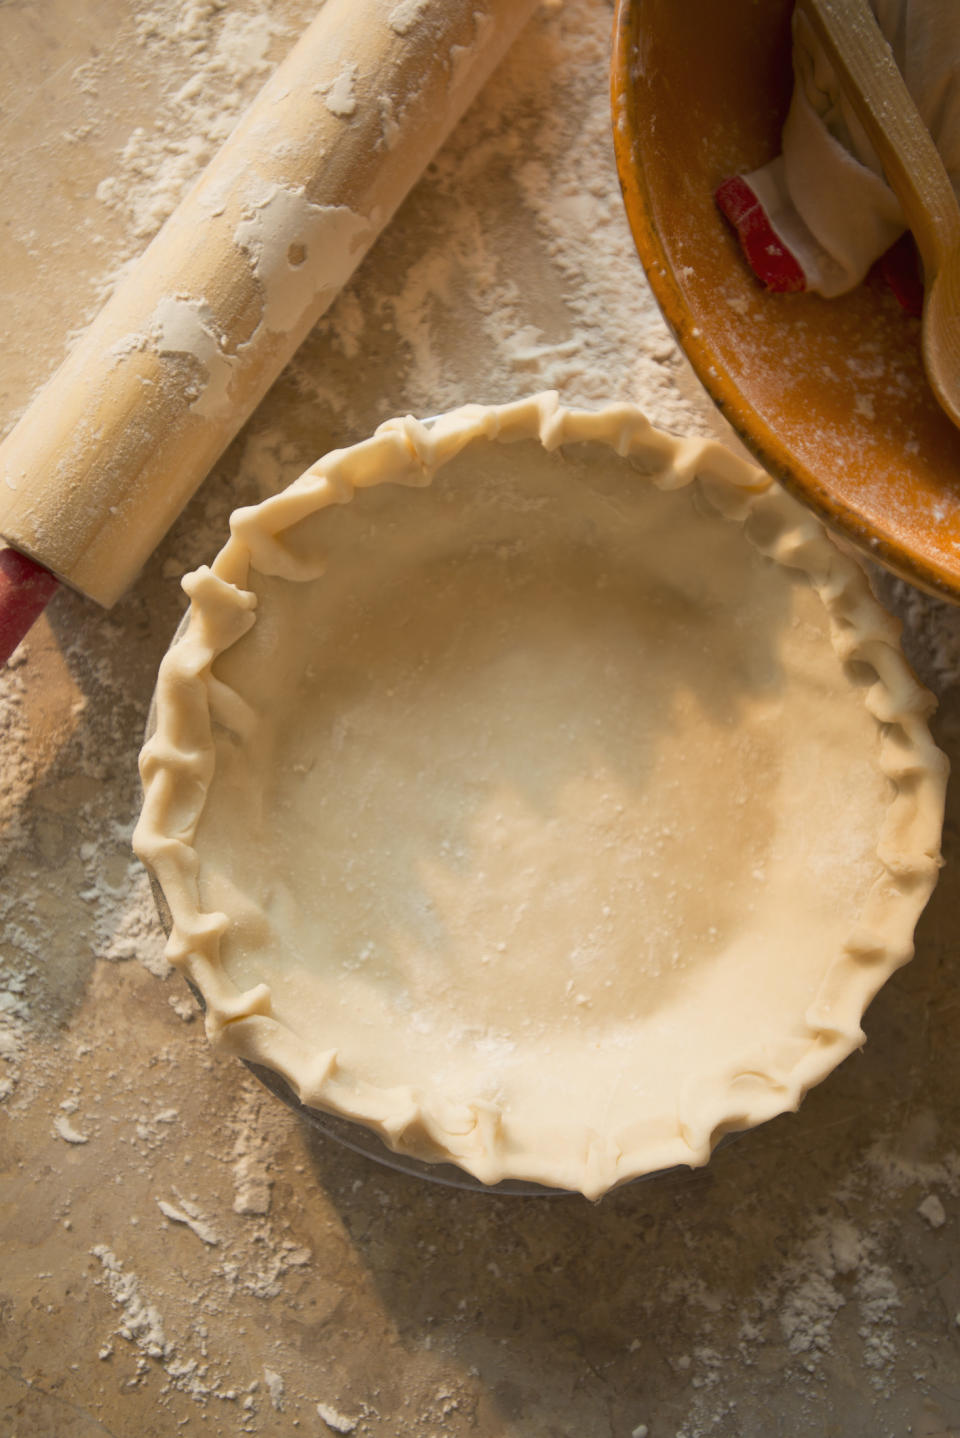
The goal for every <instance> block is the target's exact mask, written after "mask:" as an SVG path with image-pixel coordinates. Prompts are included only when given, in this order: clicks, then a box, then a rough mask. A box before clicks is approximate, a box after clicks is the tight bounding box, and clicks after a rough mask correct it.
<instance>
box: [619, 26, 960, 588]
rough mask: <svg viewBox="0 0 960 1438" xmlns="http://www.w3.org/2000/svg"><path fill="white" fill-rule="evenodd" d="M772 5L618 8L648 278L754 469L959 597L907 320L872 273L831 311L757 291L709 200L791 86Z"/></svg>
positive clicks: (767, 146) (629, 152) (636, 212)
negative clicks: (751, 457) (754, 461)
mask: <svg viewBox="0 0 960 1438" xmlns="http://www.w3.org/2000/svg"><path fill="white" fill-rule="evenodd" d="M792 8H793V6H792V3H790V0H762V3H759V0H725V3H724V4H722V5H718V4H716V0H684V4H682V5H677V4H676V3H675V0H618V9H617V18H616V24H615V39H614V58H613V77H612V81H613V106H614V137H615V144H616V150H617V163H618V167H619V171H620V178H621V184H622V187H623V192H624V200H625V203H626V208H627V214H628V218H629V221H630V225H631V228H632V230H633V235H634V239H635V241H636V245H637V249H638V251H639V254H640V257H641V259H642V261H643V264H644V267H645V269H646V272H647V275H648V278H649V280H650V284H651V286H652V288H653V290H654V293H655V294H656V297H657V299H658V301H659V303H660V305H661V307H662V309H663V311H664V314H665V316H666V318H667V320H668V322H669V323H670V324H671V326H672V328H673V329H674V332H675V333H676V335H677V338H678V340H679V342H680V344H681V345H682V347H683V348H684V350H685V351H686V353H687V355H688V357H689V359H690V360H691V362H692V364H693V366H694V368H695V369H696V371H697V374H698V375H699V378H700V379H701V381H702V382H703V384H704V385H705V386H706V388H707V389H708V391H709V392H710V394H711V396H712V397H713V399H714V400H715V402H716V403H717V404H718V405H719V407H720V408H721V410H722V411H723V413H724V415H725V416H726V418H727V419H728V420H729V421H730V423H731V424H732V425H733V427H734V429H736V431H737V432H738V433H739V435H740V436H741V438H742V439H743V440H744V442H745V443H746V445H747V446H748V448H749V449H751V451H752V452H753V453H754V454H755V455H756V456H757V458H758V459H759V460H760V462H761V463H762V464H764V465H765V466H766V468H767V469H769V470H770V471H771V472H772V473H774V474H775V475H776V476H777V477H778V478H779V479H780V480H781V481H782V482H783V483H784V484H785V485H786V486H787V488H788V489H790V490H791V491H792V492H793V493H794V494H796V495H797V497H798V498H800V499H802V500H803V501H804V502H805V503H806V504H808V505H810V506H811V507H812V508H813V509H814V510H815V511H816V512H817V513H818V514H819V515H820V517H821V518H822V519H823V520H824V521H825V522H826V523H827V524H828V525H829V526H830V527H831V528H833V529H834V530H835V531H838V532H839V533H841V534H842V535H844V536H845V537H846V538H848V539H850V540H852V541H853V542H854V544H856V545H857V546H858V547H859V548H860V549H861V550H863V551H865V552H866V553H868V554H869V555H870V556H871V557H873V558H875V559H878V560H880V561H881V562H882V563H884V564H886V565H887V566H888V567H889V568H890V569H892V570H893V571H894V572H896V573H898V574H900V575H902V576H904V577H905V578H908V579H910V580H911V581H912V582H913V583H916V584H920V585H921V586H922V587H924V588H926V589H928V590H931V591H934V592H936V593H939V594H942V595H945V596H947V597H949V598H951V599H953V600H960V432H958V431H957V430H956V429H955V428H954V427H953V425H952V424H951V423H950V422H949V420H948V419H947V418H946V417H945V415H944V414H943V413H942V412H941V411H940V409H939V406H938V405H937V403H936V401H935V400H934V398H933V395H932V393H931V391H930V388H929V386H928V384H927V382H926V378H925V376H924V372H923V364H922V360H921V354H920V324H919V321H917V320H915V319H911V318H910V317H909V316H907V315H906V314H905V313H904V311H903V310H902V309H901V308H900V306H899V304H898V303H897V301H896V299H895V298H894V296H893V294H892V292H891V291H890V290H889V289H888V288H887V287H886V285H885V283H884V282H883V280H882V279H881V278H880V277H879V276H877V275H874V274H871V275H870V276H869V278H868V280H867V281H866V283H865V284H863V285H861V286H860V287H859V288H858V289H856V290H855V291H853V292H852V293H850V294H848V295H845V296H842V297H840V298H839V299H835V300H824V299H821V298H820V297H819V296H817V295H812V294H799V295H773V294H768V293H766V292H765V291H763V290H762V289H761V287H760V286H759V284H758V283H757V281H756V280H755V279H754V277H753V275H752V274H751V273H750V271H749V270H748V268H747V265H746V263H745V261H744V260H743V258H742V256H741V254H740V250H739V247H738V244H737V241H736V239H735V237H734V236H733V234H732V232H731V231H730V229H729V228H728V226H727V225H726V223H725V221H724V220H723V218H722V217H721V215H720V213H719V211H718V210H717V208H716V206H715V204H714V201H713V193H714V190H715V189H716V187H717V185H718V184H719V183H720V182H721V181H722V180H724V179H726V178H727V177H728V176H730V175H733V174H737V173H741V172H744V171H749V170H751V169H754V168H756V167H757V166H759V165H761V164H763V163H765V162H766V161H767V160H769V159H772V158H773V157H774V156H775V155H776V153H777V152H778V149H779V137H780V130H781V127H782V124H783V119H784V116H785V114H786V110H787V106H788V104H789V99H790V93H791V89H792V72H791V53H790V15H791V12H792Z"/></svg>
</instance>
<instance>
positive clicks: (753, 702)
mask: <svg viewBox="0 0 960 1438" xmlns="http://www.w3.org/2000/svg"><path fill="white" fill-rule="evenodd" d="M399 486H417V487H423V488H422V490H421V492H420V493H417V494H409V493H407V491H406V489H404V488H400V487H399ZM354 496H356V497H354ZM351 500H352V503H348V501H351ZM184 588H185V589H186V591H187V593H188V595H189V597H190V600H191V607H190V612H189V616H188V622H187V624H186V627H185V628H184V630H183V632H182V633H181V635H180V637H178V638H177V640H176V641H175V643H174V644H173V645H172V647H171V649H170V651H169V652H168V654H167V656H166V658H165V659H164V662H163V665H162V667H161V671H160V677H159V681H158V687H157V696H156V697H157V709H156V730H155V733H154V734H153V737H152V738H151V739H150V740H149V742H148V743H147V745H146V747H145V748H144V751H143V754H142V757H141V772H142V776H143V783H144V790H145V799H144V807H143V813H142V816H141V819H140V823H139V825H138V828H137V832H136V836H135V846H136V849H137V852H138V853H139V854H140V856H141V857H142V858H143V859H144V861H145V862H146V863H147V864H148V865H149V867H150V868H151V869H152V871H153V873H154V874H155V876H156V878H157V880H158V881H159V883H160V885H161V887H162V889H163V892H164V894H165V896H166V899H167V902H168V904H169V907H170V911H171V915H172V924H173V927H172V932H171V935H170V941H169V946H168V954H169V957H170V958H171V960H172V961H173V962H174V963H175V964H177V965H178V966H179V967H180V968H181V969H183V971H184V972H185V973H186V974H187V975H188V977H189V978H190V979H191V980H192V981H193V983H194V984H195V985H196V986H197V987H198V988H199V989H200V991H201V992H202V994H203V997H204V999H205V1002H206V1025H207V1031H208V1034H209V1036H210V1038H211V1040H212V1041H213V1043H214V1044H215V1045H216V1046H217V1047H218V1048H219V1049H220V1050H221V1051H224V1052H228V1053H231V1054H237V1055H240V1056H242V1057H244V1058H247V1059H249V1060H252V1061H254V1062H256V1063H258V1064H261V1065H266V1066H267V1067H269V1068H271V1069H273V1070H275V1071H276V1072H278V1073H279V1074H280V1075H282V1077H283V1078H284V1079H285V1080H286V1081H287V1083H288V1084H289V1085H290V1087H291V1088H292V1089H293V1091H294V1092H295V1093H296V1094H297V1095H298V1096H299V1098H300V1099H301V1101H302V1102H303V1103H305V1104H307V1105H310V1106H313V1107H315V1108H318V1109H322V1110H327V1111H329V1112H333V1113H337V1114H341V1115H345V1116H346V1117H348V1118H350V1119H354V1120H356V1121H358V1122H360V1123H362V1124H365V1125H368V1126H369V1127H370V1128H372V1129H374V1130H375V1131H376V1132H377V1133H379V1134H380V1135H381V1136H382V1137H383V1139H384V1140H385V1142H386V1143H387V1144H388V1145H389V1146H390V1147H391V1148H393V1149H395V1150H397V1151H400V1152H404V1153H407V1154H410V1155H413V1156H415V1157H417V1158H421V1159H426V1160H428V1161H433V1160H444V1161H447V1162H453V1163H456V1164H459V1165H460V1166H461V1167H462V1168H463V1169H465V1170H467V1171H468V1172H469V1173H471V1174H473V1175H475V1176H476V1177H478V1178H479V1179H480V1180H482V1181H483V1182H485V1183H491V1184H492V1183H496V1182H497V1181H498V1180H501V1179H503V1178H514V1179H517V1178H519V1179H527V1180H531V1181H535V1182H539V1183H542V1184H547V1185H552V1186H556V1187H560V1188H566V1189H579V1190H581V1191H582V1192H583V1193H585V1194H587V1195H589V1196H591V1197H596V1196H598V1195H600V1194H601V1193H603V1192H604V1191H606V1190H607V1189H609V1188H611V1187H613V1186H614V1185H616V1184H619V1183H622V1182H624V1181H625V1180H627V1179H629V1178H632V1177H634V1176H636V1175H638V1174H641V1173H645V1172H651V1171H654V1170H657V1169H662V1168H666V1167H669V1166H671V1165H674V1164H691V1165H692V1164H702V1163H704V1162H706V1160H707V1158H708V1157H709V1154H710V1151H711V1147H712V1146H713V1144H714V1143H715V1142H716V1140H717V1139H718V1137H719V1136H720V1135H722V1134H723V1133H725V1132H727V1131H730V1130H734V1129H741V1128H745V1127H748V1126H751V1125H753V1124H757V1123H760V1122H762V1121H763V1120H765V1119H768V1118H770V1117H772V1116H773V1115H774V1114H777V1113H780V1112H782V1111H784V1110H787V1109H792V1108H795V1107H796V1106H797V1104H798V1103H799V1101H800V1099H801V1097H802V1095H803V1093H804V1092H805V1090H806V1089H807V1088H809V1086H810V1085H811V1084H814V1083H816V1082H818V1081H819V1080H820V1079H822V1078H823V1077H824V1076H825V1075H826V1074H827V1073H828V1072H829V1071H830V1070H831V1069H832V1068H834V1067H835V1065H836V1064H837V1063H839V1062H840V1060H841V1059H843V1058H844V1057H845V1056H846V1055H847V1054H849V1053H850V1052H851V1051H852V1050H853V1049H855V1048H857V1047H858V1045H860V1044H861V1043H862V1042H863V1033H862V1031H861V1028H860V1020H861V1017H862V1014H863V1011H864V1009H865V1008H866V1006H867V1004H868V1003H869V1002H870V1000H871V998H872V997H873V995H874V994H875V993H876V991H877V989H878V988H879V987H880V985H881V984H882V983H883V982H884V980H885V979H886V978H887V977H888V976H889V974H890V973H891V972H892V971H893V970H894V969H895V968H897V967H898V966H899V965H900V964H902V963H904V962H905V961H906V960H907V959H908V958H909V957H910V955H911V953H912V935H913V929H914V925H915V923H916V920H917V917H918V916H919V914H920V912H921V910H922V908H923V905H924V903H925V902H926V900H927V898H928V896H929V894H930V892H931V889H932V888H933V885H934V882H935V879H936V874H937V869H938V865H939V854H938V846H939V840H940V830H941V824H942V814H943V791H944V783H945V774H946V764H945V760H944V758H943V756H942V755H941V754H940V752H939V751H938V750H937V749H936V748H935V746H934V744H933V742H932V740H931V737H930V734H929V731H928V729H927V725H926V716H927V715H928V713H929V711H930V708H931V700H930V696H929V695H928V694H927V693H926V691H924V690H923V689H921V688H920V687H919V686H918V685H917V683H916V681H915V680H914V679H913V678H912V676H911V674H910V673H909V670H908V669H907V666H906V664H905V663H904V660H903V658H902V657H901V654H900V652H899V649H898V647H897V635H898V626H897V625H896V623H895V621H894V620H892V619H891V618H890V617H889V616H888V615H887V614H886V613H885V612H884V611H883V610H882V609H881V608H880V607H879V606H878V605H877V603H876V602H875V601H874V599H873V598H872V596H871V595H870V592H869V590H868V587H867V584H866V581H865V578H864V575H863V573H862V572H861V570H860V568H859V566H858V565H857V564H855V563H854V562H853V561H852V560H850V559H849V558H847V557H845V556H844V555H842V554H841V553H840V552H839V551H838V550H837V549H836V547H835V546H834V545H833V543H832V542H831V541H830V540H829V539H828V537H827V536H826V535H825V533H824V531H823V529H822V528H821V526H820V525H819V523H818V522H817V521H816V520H815V519H814V518H812V517H811V516H810V515H809V514H808V513H807V512H806V511H805V510H803V509H801V508H800V507H799V506H798V505H797V504H796V503H795V502H794V501H793V500H791V499H790V498H789V497H788V496H786V495H785V494H784V493H783V492H782V491H781V490H780V489H779V488H778V487H777V486H776V485H775V484H774V483H773V482H772V481H771V480H770V479H769V478H768V477H767V476H766V475H765V474H763V473H762V472H761V471H759V470H757V469H755V468H753V467H751V466H749V465H747V464H745V463H743V462H742V461H740V460H739V459H737V458H735V457H734V456H733V455H732V454H730V453H729V452H728V451H726V450H725V449H723V448H722V447H721V446H720V445H718V444H716V443H714V442H710V441H703V440H678V439H674V438H671V437H669V436H667V435H664V434H661V433H658V432H657V431H656V430H654V429H652V428H651V426H650V425H649V424H648V423H647V421H646V420H645V419H644V418H643V416H642V415H641V414H640V413H639V412H638V411H637V410H636V409H634V408H632V407H630V406H624V405H618V406H615V407H611V408H608V409H605V410H603V411H601V412H599V413H588V412H583V411H573V410H568V409H564V408H562V407H560V405H559V403H558V401H557V398H556V396H555V395H540V396H537V397H535V398H533V399H529V400H525V401H522V402H520V403H516V404H512V405H505V406H501V407H496V408H481V407H476V406H470V407H467V408H465V409H462V410H459V411H457V412H456V413H454V414H452V415H448V416H445V417H443V418H441V419H440V420H438V421H436V422H434V423H432V424H431V425H423V424H420V423H418V422H416V421H415V420H412V419H409V418H408V419H403V420H392V421H390V422H389V423H387V424H385V425H383V426H381V428H380V429H379V430H377V432H376V434H375V435H374V436H373V437H372V438H371V439H369V440H367V441H366V442H364V443H362V444H358V445H355V446H353V447H352V448H350V449H345V450H340V451H336V452H334V453H332V454H329V455H327V456H326V457H325V458H324V459H322V460H320V461H319V462H318V463H317V464H315V465H314V466H312V467H311V468H310V469H309V470H307V472H306V473H305V474H304V475H302V476H301V478H300V479H298V480H297V481H296V482H295V483H294V484H292V485H291V486H290V487H289V488H288V489H287V490H285V491H284V492H283V493H281V494H278V495H276V496H274V497H273V498H270V499H267V500H266V501H264V502H263V503H262V504H259V505H257V506H256V507H253V508H248V509H241V510H238V511H237V512H236V513H235V514H234V516H233V519H232V522H231V538H230V540H229V541H228V543H227V544H226V545H225V546H224V548H223V549H222V550H221V552H220V553H219V555H218V556H217V558H216V559H215V560H214V562H213V564H212V565H211V566H210V567H209V568H206V567H204V568H202V569H199V570H197V572H196V573H194V574H192V575H189V576H188V577H187V579H185V581H184Z"/></svg>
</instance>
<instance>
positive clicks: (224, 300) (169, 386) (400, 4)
mask: <svg viewBox="0 0 960 1438" xmlns="http://www.w3.org/2000/svg"><path fill="white" fill-rule="evenodd" d="M535 3H536V0H325V3H324V5H323V7H322V9H321V10H320V12H319V14H318V16H317V18H316V19H315V20H314V21H313V22H312V24H311V25H310V26H309V28H308V29H307V31H306V32H305V33H304V35H303V36H302V37H301V39H300V40H299V41H298V43H297V44H296V45H295V46H294V48H293V49H292V50H291V52H290V54H289V55H288V56H287V58H286V59H285V60H284V61H283V63H282V64H281V65H280V66H279V67H278V69H277V71H276V72H275V74H274V75H273V77H272V78H271V79H270V80H269V81H268V82H267V84H266V85H265V86H264V88H263V90H262V91H261V92H260V94H259V95H258V96H257V98H256V99H255V100H254V102H253V104H252V105H251V107H250V109H249V110H248V111H247V112H246V113H245V115H244V116H243V118H242V119H241V120H240V122H239V124H238V125H237V127H236V129H235V130H234V131H233V132H232V134H231V135H230V137H229V138H228V139H227V141H226V143H225V144H224V146H223V148H222V149H221V150H220V151H219V153H218V154H217V155H216V157H215V158H214V159H213V161H212V162H211V164H210V166H209V167H208V169H207V170H205V171H204V173H203V174H202V175H201V176H200V178H199V180H198V181H197V182H196V183H195V184H194V186H193V187H192V189H191V190H190V191H189V193H188V194H187V195H186V196H185V198H184V199H183V201H182V202H181V204H180V205H179V207H178V208H177V209H176V210H175V211H174V213H173V214H172V215H171V216H170V218H169V219H168V220H167V222H166V224H165V225H164V226H163V228H162V229H161V230H160V232H159V233H158V234H157V236H156V238H155V239H154V240H153V241H152V243H151V244H150V245H149V247H148V248H147V250H146V251H145V252H144V254H143V255H142V256H141V258H140V259H139V261H138V262H137V263H136V264H135V265H134V266H133V267H132V268H131V269H130V271H128V273H127V274H126V275H125V277H124V278H123V279H122V280H121V282H120V283H119V285H118V286H117V288H116V290H115V291H114V293H113V295H112V296H111V298H110V300H109V301H108V303H107V304H106V306H105V307H104V309H103V310H102V311H101V313H100V314H99V315H98V317H97V318H96V320H95V321H94V322H93V324H92V325H91V326H90V328H89V329H88V330H87V331H86V333H85V334H84V335H83V337H82V338H81V340H80V341H79V343H78V344H77V345H76V347H75V348H74V349H73V350H72V352H71V353H70V355H69V356H68V358H67V359H66V360H65V362H64V363H63V365H62V366H61V368H60V369H59V370H58V371H57V373H56V374H55V375H54V376H53V378H52V379H51V380H50V382H49V383H48V384H47V386H46V387H45V388H44V389H43V390H41V392H40V393H39V395H38V396H37V398H36V399H35V400H34V401H33V403H32V404H31V406H30V407H29V408H28V410H27V411H26V413H25V414H24V415H23V417H22V418H21V419H20V421H19V422H18V424H17V425H16V426H15V428H14V429H13V430H12V431H11V433H10V434H9V436H8V437H7V439H6V440H5V442H4V443H3V444H2V445H0V537H2V538H3V539H4V540H5V541H6V542H7V544H8V545H9V546H11V548H10V549H9V550H7V551H0V663H3V662H4V661H5V660H6V658H7V657H8V656H9V654H10V653H11V652H12V650H13V648H14V647H15V645H16V644H17V642H18V641H19V639H20V638H21V637H22V635H23V633H25V632H26V629H27V628H28V627H29V625H30V623H32V621H33V619H34V618H36V616H37V614H39V612H40V611H41V610H42V608H43V605H44V603H45V602H46V600H47V599H48V598H49V597H50V594H52V593H53V591H54V589H55V588H56V584H57V581H58V580H59V581H62V582H63V583H65V584H68V585H69V586H70V587H71V588H73V589H76V590H79V591H80V592H81V593H82V594H85V595H87V596H88V597H89V598H90V599H93V600H96V601H97V602H98V603H99V604H102V605H106V606H109V605H111V604H113V603H114V601H115V600H116V599H118V598H119V596H120V595H121V594H122V593H123V591H124V589H125V588H126V587H127V586H128V585H129V584H130V583H131V582H132V580H133V579H134V578H135V577H136V575H137V574H138V573H139V571H140V569H141V567H142V565H143V563H144V562H145V560H146V559H147V557H148V556H149V554H150V553H151V551H152V550H153V549H154V547H155V546H156V545H157V543H158V542H159V540H160V539H161V538H162V536H163V535H164V534H165V533H166V531H167V529H168V528H169V527H170V525H171V524H172V523H173V521H174V519H175V518H176V517H177V515H178V514H179V513H180V511H181V509H182V508H183V506H184V505H185V504H186V502H187V500H188V499H189V498H190V497H191V495H192V494H193V493H194V491H195V490H196V488H197V486H198V485H199V484H200V482H201V481H202V479H203V478H204V477H205V475H206V474H207V473H208V472H209V470H210V469H211V467H212V466H213V464H214V463H215V461H216V460H217V458H218V456H219V455H220V454H221V453H222V452H223V450H224V449H225V448H226V446H227V445H228V444H229V442H230V440H231V439H233V437H234V435H235V434H236V433H237V431H238V430H239V429H240V427H241V426H242V425H243V424H244V422H245V421H246V420H247V419H248V418H249V416H250V414H251V413H252V412H253V410H254V408H255V407H256V405H257V404H258V403H259V401H260V400H261V399H262V397H263V395H264V394H265V393H266V391H267V390H268V389H269V387H270V385H271V384H272V383H273V382H274V380H275V379H276V378H277V376H278V375H279V373H280V371H281V370H282V369H283V367H284V365H285V364H286V363H287V361H288V360H289V359H290V358H291V356H292V355H293V353H294V351H295V350H296V348H297V346H298V345H299V344H300V343H301V341H302V340H303V339H304V337H305V336H306V335H307V333H308V332H309V330H310V329H311V328H312V326H313V325H314V324H315V323H316V322H317V320H318V319H319V318H320V316H321V315H322V314H323V312H324V311H325V310H326V309H327V307H328V306H329V305H330V304H331V302H332V301H333V299H334V298H335V296H336V295H337V293H338V292H339V291H340V289H341V288H342V287H343V285H344V284H345V283H346V281H347V280H348V279H349V277H350V275H351V274H352V273H353V271H354V270H355V269H356V267H357V265H358V264H359V263H360V261H361V259H362V258H363V256H364V255H365V254H366V252H367V250H368V249H369V248H370V246H371V245H372V243H373V241H374V240H375V239H376V237H377V235H378V234H379V233H380V231H381V230H382V229H383V227H384V226H385V225H386V224H387V222H388V220H389V219H390V218H391V216H392V215H393V214H394V212H395V210H396V209H397V207H398V206H399V204H400V202H401V201H402V200H403V199H404V197H405V196H406V194H407V193H408V191H409V190H410V189H411V187H412V186H413V183H414V181H415V180H416V179H417V178H418V176H419V175H420V174H421V173H422V171H423V170H424V168H425V166H426V165H427V164H428V162H429V161H430V159H431V158H432V156H433V155H434V154H435V153H436V151H437V150H438V149H439V147H440V145H441V143H442V141H443V140H444V139H445V138H446V136H447V135H448V134H449V133H450V131H451V129H452V128H453V126H454V124H455V123H456V121H457V119H458V118H459V117H460V115H461V114H462V113H463V111H464V110H465V109H466V107H467V105H468V104H469V103H470V101H471V100H472V99H473V97H474V96H475V95H476V93H477V91H478V90H479V89H480V87H481V85H482V84H483V82H484V80H485V79H486V78H487V76H488V75H489V74H490V72H491V71H492V70H493V68H494V66H495V65H496V64H497V62H498V60H499V59H500V58H501V57H502V55H503V54H504V52H505V51H506V49H507V48H508V46H509V45H510V44H511V42H512V41H513V39H514V38H515V36H516V35H517V34H518V33H519V31H520V29H521V28H522V26H523V25H524V24H525V22H526V21H527V19H528V18H529V17H530V15H531V14H532V12H533V9H534V6H535Z"/></svg>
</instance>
